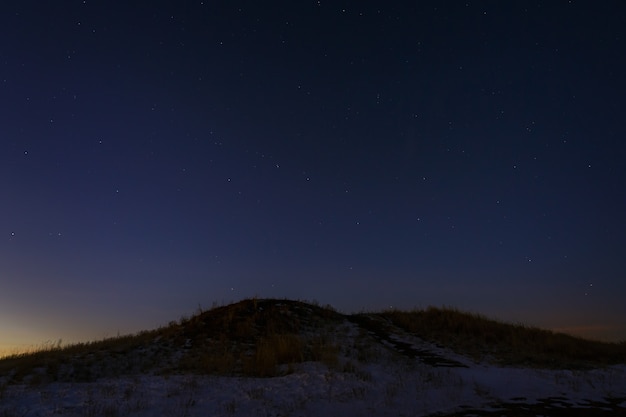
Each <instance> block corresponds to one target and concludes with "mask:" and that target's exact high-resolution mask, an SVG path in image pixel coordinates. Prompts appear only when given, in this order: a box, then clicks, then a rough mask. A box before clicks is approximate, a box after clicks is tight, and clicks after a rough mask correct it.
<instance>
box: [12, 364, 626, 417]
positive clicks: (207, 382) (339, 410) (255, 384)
mask: <svg viewBox="0 0 626 417" xmlns="http://www.w3.org/2000/svg"><path fill="white" fill-rule="evenodd" d="M361 372H369V373H359V372H356V373H351V372H334V371H329V370H328V368H326V367H325V366H323V365H321V364H317V363H305V364H302V366H301V367H300V369H298V371H297V372H295V373H293V374H290V375H285V376H281V377H274V378H241V377H215V376H192V375H179V376H170V377H163V376H137V377H125V378H117V379H109V380H102V381H98V382H93V383H51V384H48V385H44V386H38V387H28V386H8V387H6V388H5V389H4V392H3V393H2V394H1V397H0V404H2V405H1V406H0V415H2V416H52V415H65V416H207V415H211V416H233V415H241V416H264V417H266V416H315V415H324V416H372V415H377V416H401V415H406V416H415V415H418V416H423V415H429V414H433V413H437V412H439V413H444V414H447V413H453V412H455V411H456V412H459V411H462V410H463V409H464V408H463V407H465V408H469V409H478V410H485V411H488V410H495V409H499V408H505V409H506V408H508V409H511V408H513V409H518V408H520V405H522V404H543V403H545V402H548V403H550V404H551V405H552V406H558V407H568V406H573V407H579V408H584V407H589V406H590V404H592V402H595V403H596V404H595V406H594V407H595V408H598V404H599V403H602V404H604V408H607V409H611V410H613V411H614V412H619V408H620V407H621V408H623V412H626V398H624V397H625V393H626V367H624V366H620V367H612V368H607V369H603V370H593V371H584V372H583V371H579V372H573V371H545V370H529V369H507V368H497V367H489V366H474V367H471V368H433V367H432V366H423V365H415V366H412V367H400V366H397V367H385V368H383V367H381V366H371V367H369V369H368V370H367V371H363V370H362V371H361ZM608 397H614V398H621V399H620V400H619V403H618V404H616V405H615V404H614V405H610V404H609V403H608V401H607V398H608ZM503 404H509V405H503ZM589 411H590V410H589ZM499 415H501V414H499ZM504 415H506V414H504ZM607 415H615V414H607Z"/></svg>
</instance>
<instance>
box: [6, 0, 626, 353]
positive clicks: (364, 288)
mask: <svg viewBox="0 0 626 417" xmlns="http://www.w3.org/2000/svg"><path fill="white" fill-rule="evenodd" d="M3 9H4V11H3V13H2V14H1V17H0V45H1V46H0V126H1V128H0V187H1V188H0V190H1V192H2V198H1V200H0V201H1V204H0V214H1V216H0V350H2V349H13V350H15V349H22V348H24V347H28V346H33V345H41V344H46V343H52V342H57V341H58V340H59V339H61V340H62V341H63V343H66V342H72V341H81V340H90V339H94V338H102V337H109V336H114V335H116V334H118V333H122V334H124V333H129V332H135V331H139V330H143V329H149V328H154V327H157V326H159V325H165V324H167V323H168V322H169V321H170V320H177V319H179V318H180V317H181V316H182V315H189V314H193V312H194V311H195V310H196V309H197V308H198V307H203V308H208V307H210V306H211V305H213V304H214V303H219V304H221V303H227V302H230V301H236V300H239V299H241V298H244V297H251V296H259V297H289V298H296V299H304V300H314V301H318V302H319V303H321V304H327V303H328V304H331V305H333V306H334V307H336V308H337V309H339V310H340V311H343V312H358V311H362V310H378V309H383V308H387V307H390V306H393V307H397V308H412V307H426V306H428V305H437V306H440V305H447V306H454V307H457V308H459V309H462V310H468V311H472V312H479V313H482V314H485V315H487V316H489V317H497V318H500V319H503V320H507V321H513V322H523V323H526V324H530V325H538V326H542V327H546V328H550V329H559V330H565V331H569V332H572V333H575V334H583V335H585V336H587V337H594V338H604V339H609V340H624V339H626V303H624V295H625V294H626V274H625V271H626V218H625V215H624V213H626V187H625V184H626V164H625V163H624V161H625V160H626V141H625V139H626V135H625V134H626V129H625V127H624V123H623V114H624V110H625V109H626V102H625V101H626V81H625V77H624V74H626V60H625V59H624V51H625V50H626V44H625V43H626V29H624V28H626V6H625V5H624V4H622V3H621V2H616V1H615V2H612V1H606V2H591V1H589V2H584V1H557V0H555V1H517V2H498V1H482V2H475V1H468V2H464V1H450V2H441V1H423V2H414V1H389V2H375V1H359V2H345V1H325V0H322V1H293V0H290V1H270V2H258V1H182V0H181V1H161V0H158V1H134V2H122V1H106V2H105V1H95V0H93V1H92V0H86V1H65V2H47V1H34V0H26V1H20V2H11V4H7V5H4V7H3Z"/></svg>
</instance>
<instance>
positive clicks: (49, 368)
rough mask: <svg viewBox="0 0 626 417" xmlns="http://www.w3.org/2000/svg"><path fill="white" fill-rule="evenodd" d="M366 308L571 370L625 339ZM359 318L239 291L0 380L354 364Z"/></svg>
mask: <svg viewBox="0 0 626 417" xmlns="http://www.w3.org/2000/svg"><path fill="white" fill-rule="evenodd" d="M373 316H378V317H379V318H384V319H386V320H388V321H389V322H391V323H393V324H394V325H395V326H397V327H399V328H402V329H404V330H405V331H408V332H410V333H413V334H414V335H416V336H418V337H420V338H423V339H426V340H430V341H433V342H435V343H437V344H440V345H443V346H447V347H450V348H453V349H455V350H456V351H458V352H459V353H462V354H465V355H468V356H473V357H475V358H477V359H478V358H481V359H484V358H491V359H495V360H496V361H497V362H499V363H503V364H513V365H521V366H535V367H548V368H560V367H562V368H569V369H571V368H575V367H586V366H598V365H599V366H602V365H608V364H613V363H626V343H621V344H615V343H600V342H592V341H587V340H582V339H578V338H575V337H572V336H567V335H563V334H555V333H552V332H549V331H545V330H541V329H536V328H529V327H526V326H521V325H511V324H506V323H501V322H498V321H494V320H489V319H486V318H484V317H482V316H480V315H476V314H468V313H462V312H459V311H457V310H455V309H449V308H444V309H439V308H428V309H426V310H414V311H395V310H394V311H386V312H382V313H378V314H373ZM360 317H361V315H352V316H346V315H342V314H340V313H338V312H336V311H335V310H334V309H332V308H330V307H328V306H325V307H321V306H319V305H316V304H307V303H304V302H300V301H291V300H258V299H247V300H243V301H240V302H238V303H235V304H231V305H228V306H219V307H215V308H212V309H210V310H208V311H202V310H199V311H198V312H197V313H196V314H195V315H193V316H191V317H184V318H182V319H181V320H179V321H178V322H171V323H170V324H169V325H167V326H165V327H162V328H159V329H156V330H151V331H144V332H141V333H138V334H135V335H127V336H121V337H114V338H109V339H105V340H100V341H95V342H90V343H78V344H73V345H68V346H61V344H60V343H57V344H54V345H47V346H43V347H41V348H40V349H38V350H36V351H34V352H29V353H23V354H16V355H13V356H10V357H6V358H3V359H0V384H3V386H5V385H6V384H9V383H27V384H31V385H38V384H42V383H46V382H50V381H72V382H79V381H93V380H95V379H98V378H103V377H115V376H121V375H133V374H135V375H136V374H140V373H160V374H171V373H192V374H220V375H246V376H261V377H270V376H274V375H280V374H284V373H288V372H291V371H292V370H293V369H294V368H295V365H296V364H298V363H301V362H303V361H317V362H321V363H323V364H325V365H326V366H327V367H329V368H331V369H335V370H341V369H344V368H345V369H347V370H349V369H351V366H346V364H345V363H344V362H346V360H349V359H350V358H352V359H354V360H356V361H357V363H363V362H371V361H375V360H376V358H377V357H378V352H379V349H378V347H377V346H378V342H376V341H375V340H374V339H372V338H371V337H370V336H368V332H366V331H365V329H364V328H361V329H360V333H358V334H356V335H354V336H353V337H352V342H346V344H345V345H340V344H338V343H337V339H336V337H337V334H340V333H341V330H338V329H339V328H340V326H341V323H345V319H346V318H349V319H350V321H351V322H353V323H359V322H360V319H359V318H360ZM359 327H361V326H359ZM381 331H382V330H381ZM386 331H393V328H392V327H389V330H386ZM344 333H345V329H344ZM342 352H343V353H342ZM347 353H348V356H349V357H350V358H347V357H346V356H345V355H346V354H347ZM342 355H343V356H342ZM0 391H1V390H0ZM0 393H1V392H0Z"/></svg>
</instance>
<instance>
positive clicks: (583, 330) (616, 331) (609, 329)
mask: <svg viewBox="0 0 626 417" xmlns="http://www.w3.org/2000/svg"><path fill="white" fill-rule="evenodd" d="M249 299H258V300H277V301H280V300H296V301H301V302H304V303H307V304H313V305H319V306H320V307H324V308H327V307H329V308H332V309H333V310H335V311H337V312H339V313H341V314H345V315H352V314H360V313H380V312H383V311H386V310H399V311H411V310H413V309H417V310H425V309H427V308H430V307H434V308H442V309H448V308H450V309H455V310H458V311H460V312H462V313H468V314H477V315H479V316H480V317H483V318H486V319H488V320H495V321H497V322H501V323H504V324H510V325H520V324H521V325H524V326H528V327H531V328H539V329H542V330H547V331H551V332H554V333H563V334H567V335H570V336H574V337H577V338H581V339H585V340H591V341H599V342H604V343H617V344H619V343H626V329H620V328H618V327H613V326H604V325H599V326H593V325H592V326H567V327H561V328H559V327H553V328H550V327H543V326H540V325H533V324H529V323H525V322H522V321H509V320H504V319H501V318H499V317H495V316H492V315H487V314H483V313H481V312H480V311H466V310H462V309H457V308H456V307H454V306H451V305H446V304H443V305H439V306H433V305H428V306H425V307H416V306H415V307H411V308H395V307H393V306H388V307H386V308H382V309H360V310H352V311H343V310H341V309H339V308H336V307H335V306H333V305H331V304H328V303H323V302H319V301H317V300H307V299H290V298H286V297H279V298H276V297H256V296H251V297H244V298H241V299H238V300H231V301H228V302H224V301H222V302H213V303H212V305H211V306H209V307H205V306H201V305H198V306H197V307H196V309H195V310H194V311H193V312H191V313H188V314H185V313H183V314H181V315H180V316H179V317H178V318H175V319H171V320H168V321H167V322H163V323H161V324H159V325H156V326H154V327H149V328H139V329H136V330H129V331H128V332H119V331H118V332H117V333H116V334H113V335H111V334H105V335H103V336H99V337H98V336H96V337H87V338H83V339H76V340H71V339H64V338H63V337H58V338H54V339H47V340H42V341H38V342H37V343H31V344H28V343H22V344H21V345H20V346H17V345H3V344H0V359H2V358H5V357H10V356H13V355H20V354H25V353H26V354H28V353H31V352H38V351H41V350H47V349H50V348H59V347H61V348H63V347H67V346H71V345H75V344H80V343H89V342H97V341H100V340H105V339H109V338H116V337H121V336H132V335H136V334H138V333H140V332H143V331H152V330H157V329H159V328H163V327H167V326H169V325H170V324H171V323H173V322H176V323H178V322H180V320H182V319H184V318H189V317H193V316H195V315H197V314H200V313H201V312H206V311H209V310H212V309H214V308H220V307H228V306H230V305H232V304H236V303H239V302H241V301H244V300H249Z"/></svg>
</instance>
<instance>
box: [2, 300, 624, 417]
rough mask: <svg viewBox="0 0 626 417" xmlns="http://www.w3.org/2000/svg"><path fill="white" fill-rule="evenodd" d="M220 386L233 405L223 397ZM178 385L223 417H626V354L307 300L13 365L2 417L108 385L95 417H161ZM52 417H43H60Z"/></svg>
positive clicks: (537, 334) (5, 376)
mask: <svg viewBox="0 0 626 417" xmlns="http://www.w3.org/2000/svg"><path fill="white" fill-rule="evenodd" d="M208 382H211V383H212V384H215V383H217V384H218V385H219V384H222V385H224V386H226V387H228V389H230V390H231V391H232V395H231V396H229V397H228V400H226V399H223V398H222V397H223V396H224V394H219V395H218V394H216V392H214V391H213V390H212V389H210V388H206V387H205V386H204V385H205V383H208ZM503 383H505V385H506V386H503V385H502V384H503ZM169 384H173V385H175V386H176V389H175V391H176V392H178V394H177V395H175V396H172V397H177V400H176V401H179V400H180V398H186V399H187V400H188V401H187V400H186V401H187V402H186V403H185V404H182V403H177V404H178V406H180V407H182V409H183V410H185V413H183V414H179V415H194V413H198V415H200V414H201V413H202V412H206V411H210V412H212V413H216V408H215V407H217V408H218V409H219V410H218V411H219V412H222V414H224V413H225V415H233V414H236V413H237V411H238V410H239V411H241V413H242V414H241V415H261V414H254V413H252V414H246V413H249V412H251V409H250V407H251V406H252V405H254V406H257V407H261V406H262V407H261V408H266V406H267V405H268V404H269V403H271V404H273V405H274V408H275V409H276V410H277V411H276V414H271V413H268V414H263V415H281V413H283V414H294V415H314V414H311V413H312V410H313V409H315V407H318V406H322V408H323V409H324V410H326V414H328V412H330V413H331V415H335V414H336V415H369V414H368V413H367V410H379V409H380V410H383V409H384V410H391V411H390V414H389V415H397V414H394V413H393V410H395V411H401V412H410V413H415V412H417V411H416V410H417V409H418V408H419V410H420V414H417V415H426V414H429V413H435V412H442V413H446V412H452V411H454V412H456V413H458V412H459V410H465V411H464V412H467V413H471V412H477V411H476V410H480V413H482V415H489V414H485V413H488V412H489V410H490V409H495V410H498V409H505V410H517V412H519V411H520V410H522V409H528V410H535V411H537V410H539V411H541V410H543V411H546V410H552V409H558V408H559V407H565V409H568V410H570V411H572V410H578V409H579V407H586V408H580V410H586V411H587V414H585V415H589V414H588V413H589V411H590V410H594V412H596V413H600V414H597V415H604V414H602V413H603V411H602V408H604V409H606V410H610V411H611V412H612V413H613V414H611V415H615V413H616V412H625V413H626V344H625V343H620V344H618V343H601V342H592V341H588V340H583V339H578V338H574V337H571V336H567V335H563V334H557V333H552V332H549V331H546V330H541V329H536V328H530V327H527V326H523V325H512V324H507V323H502V322H498V321H495V320H490V319H487V318H485V317H483V316H480V315H476V314H469V313H463V312H460V311H458V310H455V309H449V308H432V307H431V308H428V309H426V310H414V311H397V310H390V311H383V312H377V313H360V314H350V315H347V314H341V313H339V312H337V311H335V310H334V309H333V308H332V307H330V306H325V307H321V306H319V305H316V304H310V303H305V302H302V301H294V300H274V299H246V300H242V301H240V302H237V303H234V304H231V305H227V306H221V307H216V308H213V309H211V310H208V311H198V312H197V314H195V315H193V316H192V317H188V318H182V319H181V320H179V321H177V322H171V323H170V324H169V325H167V326H164V327H161V328H158V329H155V330H150V331H144V332H141V333H138V334H135V335H127V336H122V337H116V338H111V339H105V340H101V341H94V342H91V343H82V344H75V345H69V346H59V347H54V348H49V349H43V350H41V351H37V352H34V353H29V354H22V355H14V356H11V357H8V358H4V359H2V360H0V400H2V402H0V404H5V403H6V404H10V405H8V406H6V407H5V409H4V410H3V409H2V406H1V405H0V415H5V416H8V415H12V414H11V413H10V412H12V411H14V412H15V413H20V412H24V411H26V412H28V413H30V412H31V411H33V410H31V409H30V408H29V407H32V402H29V401H27V400H26V399H27V398H30V396H32V392H33V391H37V392H44V391H46V392H48V391H49V392H50V394H48V396H49V398H48V399H49V400H50V401H47V400H46V401H43V400H41V399H40V403H42V404H43V403H46V404H48V403H54V404H56V403H55V402H54V401H53V400H54V399H55V398H57V397H58V395H59V394H58V393H59V390H60V389H68V387H74V389H77V390H78V392H81V393H82V394H80V395H78V394H76V395H77V398H79V400H77V401H74V402H72V401H69V403H71V404H70V405H68V406H67V408H66V409H65V413H66V414H70V415H71V414H72V413H76V414H77V415H85V414H84V413H85V411H86V410H87V411H89V410H88V406H89V404H93V402H94V401H96V400H95V399H93V398H92V399H91V400H89V399H87V400H85V398H84V396H85V395H86V394H85V392H88V391H89V390H92V391H91V392H93V390H94V389H96V388H94V387H99V388H98V389H102V387H103V386H104V387H109V391H112V392H109V393H108V394H106V393H105V394H106V395H104V397H105V398H102V395H100V396H99V398H98V400H97V402H98V404H100V409H98V410H91V411H93V412H94V413H95V414H91V415H153V414H150V413H151V412H153V410H154V409H158V408H159V407H161V408H162V406H163V404H161V403H160V401H161V400H156V399H155V398H154V397H153V396H150V395H147V394H145V392H153V393H154V392H159V390H161V391H162V390H163V389H165V390H166V391H167V389H173V388H164V386H169ZM285 384H287V385H285ZM242 386H245V387H247V388H242ZM121 387H123V388H121ZM242 389H243V391H242ZM268 389H269V391H268ZM105 391H106V389H105ZM138 392H141V393H144V394H142V395H143V397H141V398H143V400H142V401H139V403H138V402H137V398H136V397H137V396H138V395H139V394H137V393H138ZM269 392H272V394H271V395H270V394H269ZM237 393H238V394H237ZM161 394H163V393H162V392H161ZM92 395H93V394H92ZM146 395H147V397H146ZM215 395H217V398H218V399H219V398H222V400H220V401H217V400H215ZM237 395H239V397H238V396H237ZM165 398H166V399H167V398H169V397H168V396H167V395H165ZM289 398H298V401H297V404H294V403H292V402H290V400H289ZM7 399H11V401H8V400H7ZM88 400H89V401H91V403H89V401H88ZM42 401H43V402H42ZM81 401H82V402H81ZM215 401H217V403H219V404H220V405H219V406H218V405H216V404H217V403H216V402H215ZM285 401H286V402H287V403H289V404H291V405H289V406H285V405H284V404H283V403H284V402H285ZM143 402H145V403H146V404H143ZM165 402H166V403H168V404H169V403H170V402H171V401H165ZM148 403H149V404H150V405H148ZM133 404H134V406H132V405H133ZM158 404H161V406H159V405H158ZM201 404H204V405H203V406H200V405H201ZM229 404H230V405H229ZM242 404H246V406H245V407H243V408H242ZM280 404H282V405H280ZM320 404H321V405H320ZM350 404H351V406H350V407H348V405H350ZM48 405H49V404H48ZM57 406H58V404H57ZM7 407H8V408H7ZM11 407H13V408H11ZM46 407H47V408H46ZM285 407H286V408H287V409H289V410H291V411H289V412H285V410H286V408H285ZM40 408H41V410H40V413H39V414H40V415H51V414H52V412H51V411H50V408H49V407H48V406H41V407H40ZM107 410H108V411H107ZM243 410H245V411H246V412H244V411H243ZM333 410H334V411H333ZM337 410H341V412H339V411H337ZM407 410H408V411H407ZM3 411H4V414H1V413H2V412H3ZM57 411H58V410H57ZM219 412H218V413H217V414H218V415H219ZM530 412H531V411H529V413H530ZM533 412H534V411H533ZM607 412H608V411H607ZM46 413H48V414H46ZM81 413H82V414H81ZM333 413H335V414H333ZM424 413H425V414H424ZM383 414H384V413H383ZM548 414H549V413H548ZM16 415H21V414H16ZM154 415H156V414H154ZM516 415H521V414H516ZM529 415H530V414H529ZM532 415H535V414H532ZM568 415H572V414H568Z"/></svg>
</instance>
